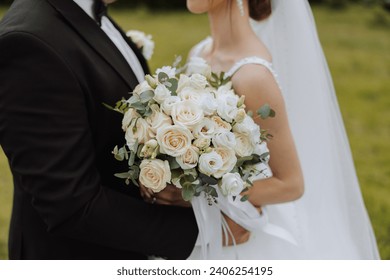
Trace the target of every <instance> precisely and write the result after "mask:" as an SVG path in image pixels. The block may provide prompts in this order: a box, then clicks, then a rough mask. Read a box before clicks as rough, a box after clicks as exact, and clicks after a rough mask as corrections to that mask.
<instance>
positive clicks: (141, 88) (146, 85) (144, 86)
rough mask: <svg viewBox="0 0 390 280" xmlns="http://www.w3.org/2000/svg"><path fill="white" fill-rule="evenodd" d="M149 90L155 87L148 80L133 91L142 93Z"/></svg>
mask: <svg viewBox="0 0 390 280" xmlns="http://www.w3.org/2000/svg"><path fill="white" fill-rule="evenodd" d="M148 90H153V88H152V87H151V86H150V85H149V83H148V82H147V81H143V82H142V83H140V84H138V85H137V86H136V87H135V89H134V91H133V93H134V94H137V95H140V94H141V93H143V92H145V91H148Z"/></svg>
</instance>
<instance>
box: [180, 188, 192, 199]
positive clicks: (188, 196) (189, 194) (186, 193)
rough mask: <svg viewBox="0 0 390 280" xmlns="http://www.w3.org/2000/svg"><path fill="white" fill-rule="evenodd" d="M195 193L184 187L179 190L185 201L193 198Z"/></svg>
mask: <svg viewBox="0 0 390 280" xmlns="http://www.w3.org/2000/svg"><path fill="white" fill-rule="evenodd" d="M194 194H195V191H194V189H193V188H192V187H184V186H183V188H182V190H181V195H182V196H183V199H184V200H185V201H190V200H191V199H192V198H193V197H194Z"/></svg>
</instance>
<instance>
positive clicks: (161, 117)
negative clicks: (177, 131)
mask: <svg viewBox="0 0 390 280" xmlns="http://www.w3.org/2000/svg"><path fill="white" fill-rule="evenodd" d="M150 107H151V109H152V114H151V115H150V116H149V117H147V118H146V122H147V123H148V124H149V128H150V130H149V136H150V137H151V138H154V137H155V136H156V133H157V129H159V128H161V127H164V126H168V125H172V119H171V118H170V117H169V116H167V115H165V114H164V113H163V112H161V110H160V107H158V105H157V104H153V105H151V106H150Z"/></svg>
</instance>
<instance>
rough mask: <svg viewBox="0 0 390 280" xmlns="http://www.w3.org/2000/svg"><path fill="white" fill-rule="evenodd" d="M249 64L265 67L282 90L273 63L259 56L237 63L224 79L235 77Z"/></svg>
mask: <svg viewBox="0 0 390 280" xmlns="http://www.w3.org/2000/svg"><path fill="white" fill-rule="evenodd" d="M248 64H257V65H262V66H264V67H265V68H267V69H268V70H269V71H270V72H271V74H272V75H273V76H274V78H275V80H276V83H277V84H278V86H279V88H280V89H281V86H280V82H279V79H278V74H276V72H275V70H274V68H273V66H272V63H271V62H269V61H268V60H265V59H263V58H261V57H258V56H250V57H246V58H243V59H241V60H239V61H237V62H236V63H235V64H234V65H233V67H232V68H230V70H229V71H227V72H226V73H225V75H224V78H225V79H226V78H228V77H233V75H234V74H235V73H236V72H237V71H238V70H239V69H240V68H241V67H242V66H244V65H248Z"/></svg>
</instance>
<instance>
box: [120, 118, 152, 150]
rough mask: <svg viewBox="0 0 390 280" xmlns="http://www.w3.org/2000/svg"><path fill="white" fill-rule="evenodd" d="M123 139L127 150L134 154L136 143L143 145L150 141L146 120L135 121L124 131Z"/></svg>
mask: <svg viewBox="0 0 390 280" xmlns="http://www.w3.org/2000/svg"><path fill="white" fill-rule="evenodd" d="M125 139H126V141H127V146H128V147H129V149H130V150H132V151H134V152H136V150H135V148H136V147H135V144H136V142H138V144H143V143H145V142H147V141H148V140H149V139H150V136H149V125H148V123H147V122H146V120H144V119H142V118H137V119H135V121H134V122H132V124H131V125H130V126H129V127H128V129H127V130H126V134H125Z"/></svg>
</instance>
